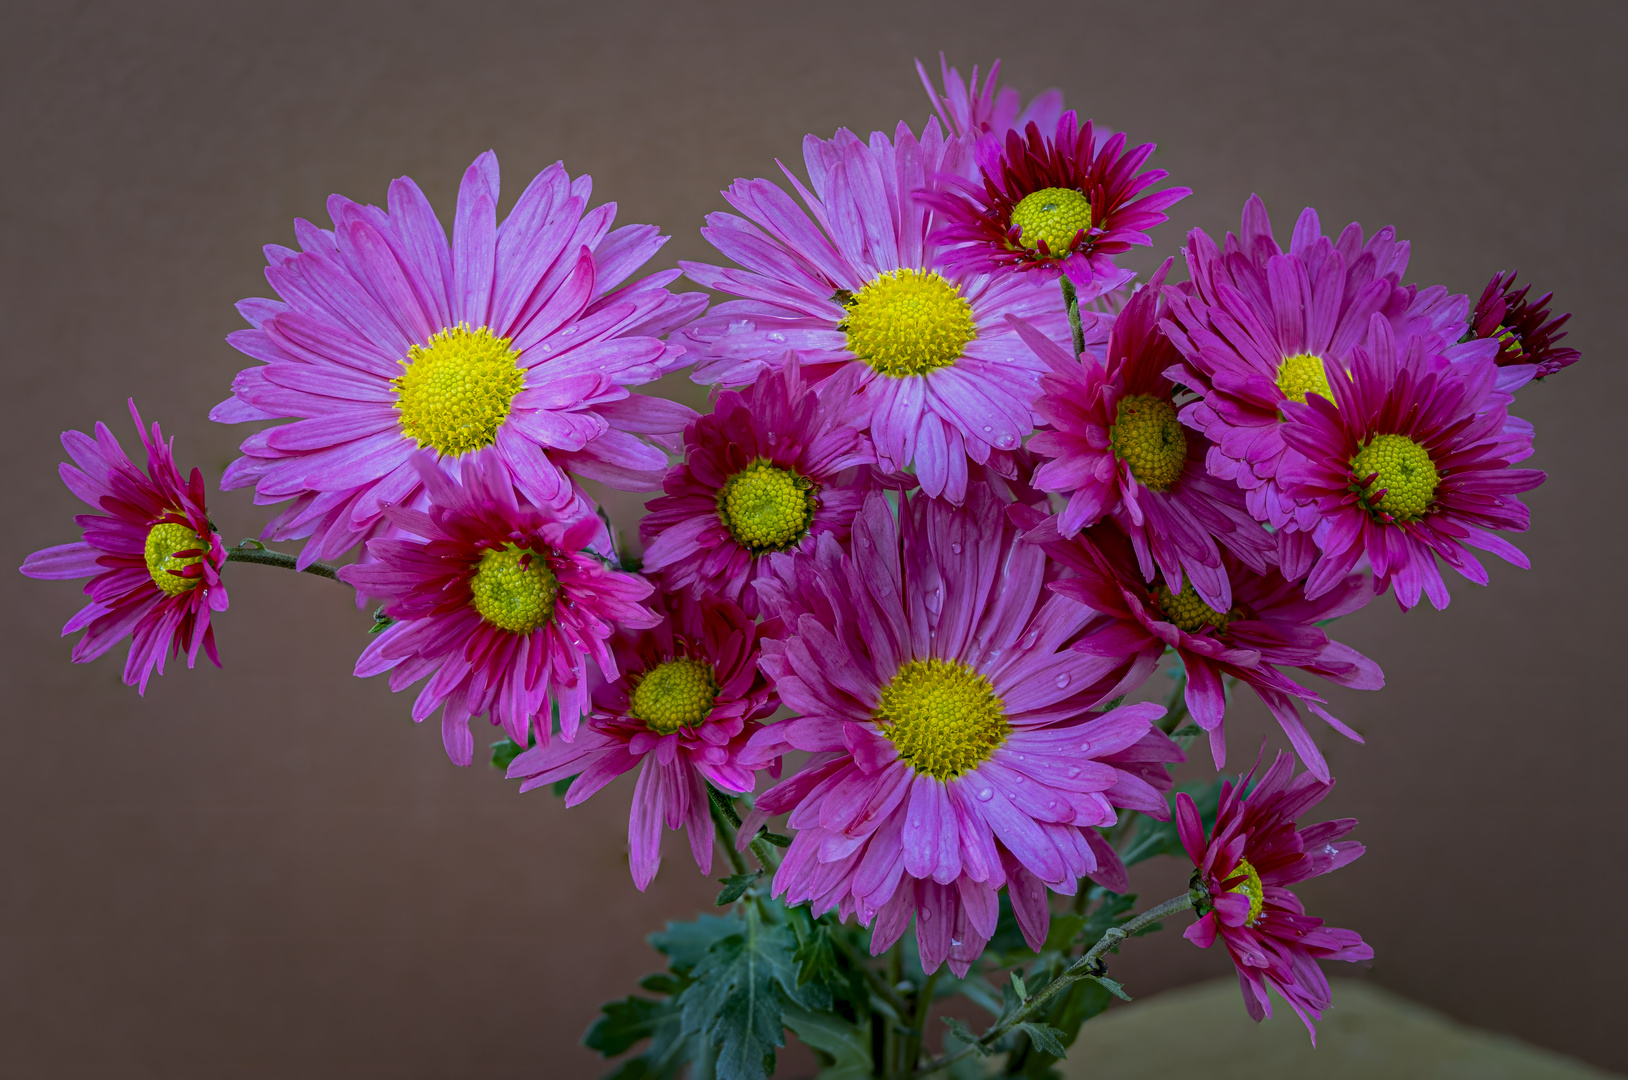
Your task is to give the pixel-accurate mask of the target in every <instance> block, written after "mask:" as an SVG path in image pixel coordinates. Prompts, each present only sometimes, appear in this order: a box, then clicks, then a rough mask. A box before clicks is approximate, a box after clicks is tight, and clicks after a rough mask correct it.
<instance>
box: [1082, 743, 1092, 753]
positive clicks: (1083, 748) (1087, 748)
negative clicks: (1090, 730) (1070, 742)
mask: <svg viewBox="0 0 1628 1080" xmlns="http://www.w3.org/2000/svg"><path fill="white" fill-rule="evenodd" d="M1089 749H1091V744H1090V743H1089V742H1083V743H1081V744H1080V752H1081V753H1082V754H1083V753H1085V751H1087V750H1089Z"/></svg>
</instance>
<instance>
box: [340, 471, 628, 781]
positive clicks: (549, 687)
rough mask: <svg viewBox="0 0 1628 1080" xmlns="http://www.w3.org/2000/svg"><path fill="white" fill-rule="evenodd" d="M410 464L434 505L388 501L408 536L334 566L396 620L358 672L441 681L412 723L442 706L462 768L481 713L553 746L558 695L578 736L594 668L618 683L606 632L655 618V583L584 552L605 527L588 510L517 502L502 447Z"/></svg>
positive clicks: (518, 736)
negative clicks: (566, 512)
mask: <svg viewBox="0 0 1628 1080" xmlns="http://www.w3.org/2000/svg"><path fill="white" fill-rule="evenodd" d="M413 465H414V467H415V468H417V470H418V472H419V475H420V476H421V477H422V483H423V484H424V486H425V487H426V488H427V490H428V494H429V502H430V509H429V510H428V511H427V512H426V511H423V510H415V509H412V508H410V507H404V506H394V505H391V504H389V503H386V504H385V505H384V507H383V513H384V515H385V516H386V517H387V518H388V519H389V521H390V522H391V524H392V525H394V526H395V527H396V528H397V529H398V530H399V531H400V532H402V533H405V534H407V536H406V537H405V538H399V539H390V538H377V539H374V540H370V541H368V554H369V555H370V556H372V560H373V561H370V562H366V563H359V564H356V565H352V566H347V567H344V568H343V569H341V570H340V571H339V576H340V579H341V580H343V581H344V582H346V583H347V584H349V585H352V586H354V587H355V588H356V590H357V591H358V592H359V593H362V594H364V595H366V596H370V597H375V598H377V599H378V600H380V601H382V602H383V604H384V612H385V614H386V615H388V616H389V617H390V618H392V619H395V620H396V622H395V624H394V625H393V626H391V627H389V628H388V629H387V630H385V631H384V632H383V633H381V634H380V635H379V636H378V637H377V638H375V639H374V640H373V643H372V644H370V645H369V646H368V647H367V649H366V650H365V651H364V652H363V653H362V655H361V657H360V658H359V659H358V660H357V661H356V674H357V675H358V676H361V677H364V678H365V677H367V676H369V675H377V674H378V673H379V672H381V671H388V672H390V673H391V674H390V689H391V690H394V691H400V690H403V689H405V688H406V687H408V686H411V685H412V684H413V683H415V682H417V681H418V680H420V679H422V678H424V677H426V676H433V677H432V678H431V679H430V681H429V683H428V684H427V685H426V686H425V687H424V689H423V690H422V691H421V692H420V693H419V695H418V700H417V701H416V702H415V703H414V704H413V719H414V720H415V721H420V722H422V721H423V720H424V719H425V718H426V717H428V716H430V715H431V714H433V713H434V712H435V710H436V709H438V708H440V709H441V710H442V712H441V738H442V741H443V742H444V743H445V744H446V748H447V756H448V757H450V758H451V759H452V760H453V762H454V763H456V764H458V765H468V764H469V762H470V760H471V759H472V757H473V755H474V748H475V743H474V737H473V735H471V734H470V731H469V720H470V718H471V717H475V716H480V715H482V714H484V713H490V714H491V719H492V723H494V724H501V725H502V726H503V730H504V731H505V732H507V733H508V736H509V738H511V739H513V740H514V741H515V742H517V743H519V744H520V745H521V746H525V745H526V744H527V743H529V742H530V741H531V738H532V736H533V735H534V736H535V737H536V740H537V741H538V742H539V743H543V744H545V745H546V744H547V742H548V738H549V733H550V728H551V725H550V718H549V712H550V710H549V702H550V700H551V699H552V701H553V702H554V703H555V704H557V705H558V707H559V717H560V727H561V730H562V731H563V733H564V735H565V737H566V739H571V738H572V737H574V736H575V735H576V731H577V721H578V719H579V718H580V717H581V715H582V714H583V713H584V712H586V711H587V709H588V702H589V692H590V689H591V687H590V683H589V678H590V671H589V668H588V662H589V661H590V660H591V661H592V662H593V663H594V664H597V665H598V667H599V670H600V672H602V673H603V675H604V677H605V678H606V679H615V678H616V677H617V673H618V667H617V661H616V656H615V654H614V653H613V652H612V651H611V649H610V646H609V638H610V636H611V634H612V633H613V632H615V631H616V630H617V629H618V628H624V627H632V628H640V627H647V626H653V625H655V624H656V623H657V622H659V621H660V619H659V617H658V616H657V615H655V614H653V613H652V612H651V611H650V609H649V608H647V607H645V606H644V605H643V604H641V603H640V601H641V600H643V599H644V598H645V597H647V596H649V595H650V593H651V592H652V591H653V588H652V586H651V585H650V583H649V582H648V581H646V580H645V579H644V578H642V577H638V576H637V575H634V574H625V573H622V572H621V571H619V570H612V569H610V568H608V567H607V566H606V565H605V563H604V561H603V560H601V559H600V558H597V557H595V556H594V555H591V554H589V553H588V552H586V551H584V550H583V549H584V547H585V546H586V545H587V544H588V543H589V542H590V540H592V538H593V537H594V536H595V535H596V534H597V533H598V531H599V529H600V528H601V526H600V522H599V520H598V518H596V517H594V516H593V515H592V514H591V513H584V514H581V515H579V516H577V517H574V518H568V517H564V516H562V515H561V514H560V513H559V511H557V510H554V509H552V508H550V507H546V506H545V507H537V506H533V505H532V504H531V503H529V502H526V501H525V500H524V499H522V498H519V497H518V496H517V494H516V492H515V490H514V485H513V484H511V483H510V482H509V474H508V473H507V471H506V470H505V468H504V464H503V462H502V461H501V460H500V459H499V458H498V456H497V455H496V454H494V453H490V452H477V453H473V454H470V455H467V456H466V457H465V458H464V459H463V460H462V461H460V462H459V463H458V473H459V475H458V476H451V475H448V473H447V472H446V470H445V469H443V468H442V467H441V466H439V465H437V464H435V463H434V461H433V459H432V458H431V456H430V455H429V454H420V455H417V456H416V457H415V458H414V459H413Z"/></svg>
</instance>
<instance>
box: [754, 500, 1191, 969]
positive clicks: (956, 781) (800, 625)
mask: <svg viewBox="0 0 1628 1080" xmlns="http://www.w3.org/2000/svg"><path fill="white" fill-rule="evenodd" d="M1002 509H1003V506H1002V504H1001V503H1000V502H999V501H998V500H997V499H996V498H995V496H994V495H993V494H991V493H990V491H989V489H988V488H987V487H985V486H984V485H982V484H979V485H976V486H975V487H973V488H972V489H970V490H969V491H968V494H967V502H966V505H965V506H964V507H961V508H956V507H953V506H951V505H950V504H949V503H947V502H944V501H942V500H938V499H930V498H925V497H923V496H921V495H919V494H918V495H916V496H914V497H909V498H906V499H904V501H903V505H902V506H901V508H900V512H899V519H898V520H895V518H894V515H893V512H892V511H891V510H890V509H889V506H888V502H887V500H886V499H885V498H883V496H882V495H880V494H872V495H870V496H869V497H867V499H866V502H865V505H864V507H863V508H862V509H861V511H860V514H859V516H858V517H857V518H856V519H855V521H854V532H853V540H852V544H851V546H850V550H851V554H850V553H845V552H844V551H843V550H842V548H841V547H840V546H839V545H838V544H837V543H836V541H835V540H834V539H832V538H831V537H829V536H824V537H821V538H820V541H819V544H818V546H817V547H816V549H815V551H814V552H813V553H812V554H811V555H801V556H798V557H796V558H791V557H775V558H773V559H771V560H770V568H771V574H770V575H769V576H765V577H763V578H761V579H760V580H759V581H758V583H757V588H758V590H759V592H761V593H762V594H763V602H764V606H765V608H767V609H769V610H772V611H775V612H776V613H777V614H778V615H779V617H780V618H781V620H782V621H783V623H784V630H783V632H782V634H781V636H779V637H778V638H777V639H775V640H770V641H766V642H765V643H764V646H763V661H762V666H763V669H764V670H765V671H766V672H767V673H768V674H769V676H770V677H771V678H772V679H773V680H774V681H775V686H776V689H777V690H778V692H779V694H780V696H781V699H782V701H784V703H785V704H786V705H788V706H790V707H791V708H792V709H793V710H795V711H796V712H797V713H798V714H799V715H798V716H797V717H796V718H795V719H791V720H785V721H781V722H779V723H775V724H770V725H767V726H766V727H764V728H763V729H762V730H761V731H760V732H759V733H758V734H757V735H755V736H753V738H752V742H751V745H750V746H749V747H748V750H747V758H746V763H747V764H751V763H753V762H754V761H755V760H758V759H759V758H761V759H773V758H778V757H779V756H780V755H782V754H784V753H786V752H787V751H790V750H804V751H809V752H811V753H813V754H814V755H815V756H814V757H813V758H812V759H811V760H810V761H809V762H808V764H807V766H806V767H805V768H804V769H803V771H802V772H800V773H799V774H798V775H796V776H794V777H791V778H790V779H788V780H786V781H785V782H783V783H781V784H779V785H777V786H776V787H774V788H772V789H770V790H769V791H767V792H765V793H764V794H763V795H762V796H760V797H759V798H758V800H757V805H756V809H755V811H754V816H753V818H752V819H751V820H749V821H748V822H747V827H748V828H752V827H755V824H756V822H757V821H760V820H762V819H763V818H764V817H766V816H769V815H774V814H779V813H783V812H787V811H789V812H790V814H791V817H790V820H789V824H790V827H791V828H792V829H795V830H797V835H796V837H795V838H794V839H793V841H792V845H791V848H790V850H789V851H788V852H787V854H786V858H785V861H784V862H783V863H782V864H781V866H780V869H779V871H778V872H777V873H776V875H775V880H774V891H775V893H776V895H781V894H783V895H785V896H786V898H787V900H788V902H791V903H802V902H804V901H807V902H809V903H811V905H812V907H813V910H814V911H816V912H823V911H827V910H830V909H832V908H836V909H838V910H839V911H840V912H841V913H842V915H843V916H844V917H846V916H847V915H849V914H854V915H857V916H858V918H859V921H860V922H861V923H862V924H865V925H871V924H872V923H873V921H874V927H873V932H872V936H871V949H872V951H873V952H881V951H882V950H884V949H886V948H887V947H888V946H889V945H891V944H892V943H893V942H894V941H896V940H897V939H898V937H899V936H900V935H901V934H902V933H903V932H904V930H905V929H906V927H907V926H908V925H909V923H910V919H911V916H912V915H913V916H915V918H916V939H917V942H918V943H919V944H920V946H921V955H922V963H923V964H924V965H925V966H926V968H927V969H928V970H932V969H934V968H937V967H938V966H939V964H941V963H943V962H945V961H946V960H948V961H949V964H950V967H951V970H953V971H957V972H962V973H964V972H965V971H966V969H967V966H968V965H969V964H970V963H971V962H972V961H973V960H974V959H975V958H976V957H977V956H978V955H979V954H980V953H981V952H982V951H983V947H984V944H985V943H986V942H987V940H988V939H989V936H990V934H991V933H993V931H994V928H995V917H996V912H997V906H998V905H997V902H996V893H997V892H998V890H999V889H1000V887H1001V886H1002V885H1003V884H1004V885H1006V886H1008V887H1009V891H1010V893H1011V895H1012V901H1013V904H1014V907H1015V909H1016V911H1017V914H1018V919H1019V922H1020V925H1021V926H1022V927H1023V930H1024V933H1025V935H1026V936H1027V938H1028V940H1029V941H1030V942H1031V943H1032V944H1035V945H1036V946H1037V947H1038V944H1039V942H1040V941H1041V940H1043V939H1044V937H1045V931H1046V925H1047V921H1048V919H1049V915H1048V913H1047V909H1046V902H1045V898H1046V889H1047V888H1048V887H1049V888H1051V889H1054V890H1057V891H1059V892H1063V893H1072V892H1073V891H1074V890H1075V888H1076V882H1077V880H1078V879H1079V878H1081V877H1088V876H1094V877H1097V878H1099V879H1101V880H1104V881H1108V882H1111V883H1114V884H1115V885H1118V886H1120V887H1123V883H1124V872H1123V867H1122V865H1121V864H1120V863H1119V860H1118V857H1117V856H1116V855H1114V853H1113V851H1112V849H1110V848H1109V847H1108V846H1107V844H1106V843H1105V842H1104V841H1103V840H1102V839H1101V837H1100V836H1099V835H1098V834H1097V832H1096V828H1095V827H1096V826H1100V825H1106V824H1110V823H1112V822H1113V821H1114V820H1115V817H1116V808H1118V807H1128V808H1132V809H1136V810H1141V811H1143V812H1145V813H1150V814H1154V815H1164V814H1166V813H1167V811H1166V809H1165V807H1164V806H1163V798H1162V796H1161V795H1160V792H1159V788H1158V786H1157V785H1154V784H1150V783H1148V782H1147V781H1146V780H1145V779H1144V778H1143V777H1144V775H1145V770H1144V769H1143V767H1142V766H1143V764H1144V763H1145V759H1151V760H1155V761H1177V760H1180V759H1181V754H1180V751H1179V750H1177V749H1176V747H1175V745H1174V744H1173V743H1171V742H1170V741H1169V740H1168V739H1166V738H1165V737H1164V736H1163V735H1162V734H1159V733H1158V732H1157V731H1154V730H1153V729H1152V728H1151V726H1150V720H1151V719H1152V718H1153V717H1156V716H1158V715H1160V714H1161V712H1162V710H1161V709H1160V708H1159V707H1158V706H1157V705H1146V704H1144V705H1133V706H1126V707H1124V708H1121V709H1118V710H1115V711H1114V712H1111V713H1108V714H1106V715H1103V714H1098V713H1092V712H1089V711H1088V710H1089V709H1090V708H1091V707H1092V706H1093V705H1095V704H1096V703H1097V702H1099V701H1101V700H1102V699H1103V698H1104V697H1106V696H1110V695H1111V694H1113V693H1116V692H1119V691H1120V690H1121V689H1122V686H1121V684H1120V673H1121V671H1122V670H1123V668H1124V665H1123V663H1122V659H1121V658H1119V657H1114V658H1100V657H1093V656H1086V655H1085V654H1083V653H1079V652H1076V651H1074V650H1072V649H1071V648H1070V647H1069V646H1070V645H1071V644H1072V642H1073V641H1074V640H1075V639H1076V638H1078V636H1079V635H1080V633H1081V632H1082V631H1083V630H1084V629H1085V628H1086V627H1087V626H1089V625H1090V624H1091V623H1092V622H1093V621H1095V620H1096V619H1098V618H1099V616H1097V615H1096V614H1095V613H1094V612H1092V611H1091V610H1090V609H1089V608H1086V607H1083V606H1081V605H1079V604H1076V603H1074V602H1073V601H1072V600H1069V599H1067V598H1065V597H1062V596H1049V595H1047V594H1046V592H1045V589H1044V584H1045V580H1046V576H1047V564H1046V559H1045V555H1044V553H1043V552H1042V551H1041V550H1040V549H1039V548H1037V547H1035V546H1033V545H1028V544H1021V543H1018V542H1017V539H1016V534H1015V530H1014V529H1013V528H1012V526H1011V525H1010V524H1009V523H1008V522H1007V520H1006V517H1005V515H1004V514H1003V513H1002V512H1001V511H1002ZM1137 678H1140V675H1138V676H1137ZM1128 685H1129V684H1127V686H1128ZM1121 754H1125V755H1127V756H1128V758H1130V759H1135V761H1136V763H1134V764H1131V763H1128V764H1127V767H1126V768H1119V767H1116V765H1115V764H1114V762H1115V760H1116V755H1121Z"/></svg>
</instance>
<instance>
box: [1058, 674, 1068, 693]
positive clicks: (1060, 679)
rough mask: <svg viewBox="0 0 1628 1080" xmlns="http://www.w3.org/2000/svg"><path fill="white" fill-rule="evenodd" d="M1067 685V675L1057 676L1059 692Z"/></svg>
mask: <svg viewBox="0 0 1628 1080" xmlns="http://www.w3.org/2000/svg"><path fill="white" fill-rule="evenodd" d="M1067 685H1068V676H1067V675H1059V676H1057V688H1058V689H1059V690H1061V689H1062V688H1063V687H1065V686H1067Z"/></svg>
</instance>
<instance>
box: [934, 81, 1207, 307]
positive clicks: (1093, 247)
mask: <svg viewBox="0 0 1628 1080" xmlns="http://www.w3.org/2000/svg"><path fill="white" fill-rule="evenodd" d="M1152 153H1153V144H1152V143H1144V144H1143V145H1141V146H1138V147H1135V148H1134V149H1131V150H1126V149H1125V136H1124V135H1123V134H1116V135H1114V136H1113V137H1111V138H1110V139H1108V141H1107V142H1105V143H1102V144H1101V145H1098V143H1097V141H1096V135H1095V130H1094V128H1093V125H1092V122H1091V121H1090V120H1087V121H1086V122H1085V125H1084V126H1083V127H1081V126H1080V122H1079V117H1078V116H1077V115H1076V114H1075V113H1074V111H1073V110H1069V111H1068V112H1065V113H1063V115H1062V116H1061V117H1060V118H1059V119H1058V121H1057V123H1056V125H1055V126H1054V127H1049V128H1042V127H1040V126H1039V125H1038V124H1035V123H1033V122H1031V123H1029V124H1028V125H1027V126H1026V127H1025V128H1024V130H1023V131H1022V132H1018V131H1007V132H1005V133H999V132H994V133H991V134H990V135H989V136H987V137H985V138H983V139H980V140H979V141H978V143H977V144H976V147H975V154H976V163H977V166H978V175H977V176H976V177H975V178H974V179H973V180H967V179H964V178H962V177H960V176H956V175H954V174H953V173H952V172H951V170H948V169H946V170H941V172H940V174H939V176H938V177H937V183H938V185H939V186H938V188H937V190H935V191H933V192H931V193H928V194H925V195H923V196H922V201H924V202H925V203H927V204H928V205H929V206H931V207H933V208H934V209H935V210H937V211H939V213H938V215H937V216H936V217H935V219H934V226H933V231H932V234H931V235H930V236H929V240H930V241H931V242H934V243H937V244H941V245H944V247H945V248H946V250H945V252H944V254H943V256H942V258H943V262H944V264H945V265H946V266H948V267H954V268H956V269H957V270H958V271H960V272H962V273H990V274H996V275H997V276H1000V277H1011V276H1016V277H1026V276H1030V275H1025V274H1016V275H1013V274H1011V273H1010V271H1013V270H1032V271H1038V272H1039V273H1037V274H1035V275H1033V276H1036V277H1040V278H1044V279H1046V280H1050V279H1052V278H1055V277H1058V276H1059V275H1062V276H1066V277H1067V278H1068V280H1069V281H1071V282H1073V283H1074V285H1075V286H1076V287H1077V288H1078V290H1079V297H1080V299H1081V300H1082V301H1086V300H1091V299H1094V298H1096V297H1098V296H1101V295H1103V294H1104V293H1107V292H1110V291H1111V290H1113V289H1116V288H1118V287H1119V286H1120V285H1123V284H1124V283H1125V282H1126V281H1128V280H1129V279H1130V277H1131V274H1130V272H1129V271H1121V270H1119V269H1118V268H1116V267H1115V266H1114V263H1113V257H1114V256H1115V255H1119V254H1122V253H1124V252H1126V251H1129V250H1130V249H1131V247H1132V246H1133V245H1136V244H1150V243H1152V240H1151V238H1150V237H1149V236H1148V235H1147V230H1149V229H1151V228H1153V227H1154V226H1155V225H1157V224H1159V223H1160V222H1162V221H1164V220H1165V218H1166V215H1165V214H1164V213H1163V212H1162V211H1164V210H1166V209H1167V208H1169V207H1170V206H1172V205H1174V204H1175V203H1177V202H1179V201H1181V200H1182V199H1183V198H1186V197H1187V196H1188V195H1190V194H1191V193H1192V192H1191V190H1190V189H1188V188H1181V187H1173V188H1165V189H1164V190H1163V191H1157V192H1153V193H1152V194H1144V193H1145V192H1146V191H1147V189H1148V188H1150V187H1152V186H1153V185H1154V184H1156V183H1158V182H1159V181H1160V180H1163V179H1164V178H1165V177H1166V176H1167V175H1169V174H1168V173H1166V172H1165V171H1164V170H1163V169H1150V170H1148V171H1146V172H1141V171H1139V170H1141V168H1142V166H1143V164H1144V163H1145V162H1146V161H1147V159H1148V157H1149V156H1150V155H1152Z"/></svg>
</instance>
